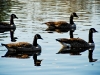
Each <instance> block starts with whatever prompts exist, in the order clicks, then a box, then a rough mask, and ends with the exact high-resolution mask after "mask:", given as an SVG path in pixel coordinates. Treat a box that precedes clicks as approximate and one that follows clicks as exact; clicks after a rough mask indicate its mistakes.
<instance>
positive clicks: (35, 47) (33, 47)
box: [1, 34, 42, 52]
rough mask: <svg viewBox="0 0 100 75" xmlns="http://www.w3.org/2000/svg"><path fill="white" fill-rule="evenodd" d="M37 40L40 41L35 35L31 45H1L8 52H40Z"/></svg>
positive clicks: (19, 43)
mask: <svg viewBox="0 0 100 75" xmlns="http://www.w3.org/2000/svg"><path fill="white" fill-rule="evenodd" d="M37 39H42V38H41V36H40V35H39V34H36V35H35V36H34V40H33V44H30V43H28V42H16V43H9V44H1V45H2V46H5V47H6V48H7V49H8V51H22V52H24V51H38V50H41V46H40V45H39V44H38V43H37Z"/></svg>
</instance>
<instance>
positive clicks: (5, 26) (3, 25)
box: [0, 14, 18, 29]
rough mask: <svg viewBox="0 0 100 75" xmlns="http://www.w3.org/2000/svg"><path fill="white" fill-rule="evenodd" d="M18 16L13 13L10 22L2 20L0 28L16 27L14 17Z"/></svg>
mask: <svg viewBox="0 0 100 75" xmlns="http://www.w3.org/2000/svg"><path fill="white" fill-rule="evenodd" d="M15 18H17V19H18V17H17V16H16V15H15V14H11V18H10V24H8V23H5V22H0V29H16V26H15V24H14V19H15Z"/></svg>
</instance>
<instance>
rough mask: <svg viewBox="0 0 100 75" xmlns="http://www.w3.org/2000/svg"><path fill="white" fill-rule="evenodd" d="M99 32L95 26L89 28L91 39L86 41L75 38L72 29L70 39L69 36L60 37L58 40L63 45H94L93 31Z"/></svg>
mask: <svg viewBox="0 0 100 75" xmlns="http://www.w3.org/2000/svg"><path fill="white" fill-rule="evenodd" d="M95 32H98V31H96V30H95V28H90V29H89V41H88V42H86V41H85V40H83V39H81V38H73V31H70V39H67V38H59V39H56V41H58V42H60V43H61V44H62V45H63V47H87V48H89V47H94V46H95V43H94V41H93V33H95Z"/></svg>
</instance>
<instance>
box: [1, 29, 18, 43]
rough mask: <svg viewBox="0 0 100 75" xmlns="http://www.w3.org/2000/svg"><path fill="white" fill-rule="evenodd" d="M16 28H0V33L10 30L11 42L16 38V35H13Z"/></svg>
mask: <svg viewBox="0 0 100 75" xmlns="http://www.w3.org/2000/svg"><path fill="white" fill-rule="evenodd" d="M15 30H16V29H0V33H4V32H10V38H11V41H12V42H16V41H17V40H16V39H18V38H17V37H14V32H15Z"/></svg>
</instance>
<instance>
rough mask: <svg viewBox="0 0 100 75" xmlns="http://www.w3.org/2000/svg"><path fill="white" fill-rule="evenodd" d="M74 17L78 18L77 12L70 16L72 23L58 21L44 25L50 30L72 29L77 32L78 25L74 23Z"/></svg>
mask: <svg viewBox="0 0 100 75" xmlns="http://www.w3.org/2000/svg"><path fill="white" fill-rule="evenodd" d="M73 17H78V15H77V14H76V13H75V12H73V13H72V14H71V15H70V23H67V22H66V21H57V22H45V23H43V24H46V25H47V26H48V28H51V29H55V28H58V29H64V28H65V29H66V28H67V29H70V28H74V30H76V25H75V23H74V21H73Z"/></svg>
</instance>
